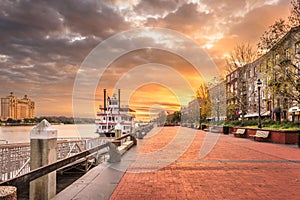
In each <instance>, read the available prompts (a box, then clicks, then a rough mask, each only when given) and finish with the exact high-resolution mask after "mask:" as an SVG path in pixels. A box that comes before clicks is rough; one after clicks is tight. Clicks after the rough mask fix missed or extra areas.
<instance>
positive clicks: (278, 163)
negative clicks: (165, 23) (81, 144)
mask: <svg viewBox="0 0 300 200" xmlns="http://www.w3.org/2000/svg"><path fill="white" fill-rule="evenodd" d="M179 129H181V130H182V132H183V133H184V134H182V135H179V134H178V132H179V131H178V130H179ZM176 138H178V140H176ZM191 138H192V140H191ZM209 142H210V143H209ZM204 143H206V144H209V145H212V146H213V148H212V149H211V150H210V151H209V152H208V154H206V155H205V156H204V157H201V156H200V155H201V154H200V152H201V149H202V150H203V145H204V146H205V144H204ZM212 143H214V144H212ZM183 146H186V148H185V147H184V148H182V147H183ZM175 147H177V148H175ZM172 149H173V151H172ZM180 149H183V150H184V151H183V152H182V154H180V155H176V154H178V153H179V152H180ZM176 157H177V158H176ZM299 196H300V149H299V148H298V147H297V146H296V145H280V144H273V143H265V142H254V141H253V140H250V139H244V138H236V137H233V135H232V134H229V135H224V134H220V133H211V132H204V131H202V130H194V129H189V128H182V127H181V128H180V127H164V128H162V129H161V130H160V131H159V132H157V133H155V134H151V132H150V134H149V135H147V136H146V137H144V138H143V139H142V140H138V143H137V146H135V147H133V148H132V149H130V150H129V151H128V152H126V153H125V154H124V155H123V157H122V161H121V162H120V163H113V164H108V163H103V164H101V165H99V166H97V167H95V168H93V169H92V170H91V171H89V172H88V173H87V174H85V175H84V176H82V177H81V178H79V179H78V180H77V181H75V182H74V183H73V184H71V185H70V186H69V187H67V188H66V189H65V190H63V191H62V192H60V193H59V194H57V195H56V197H55V198H54V199H112V200H119V199H122V200H126V199H128V200H129V199H299Z"/></svg>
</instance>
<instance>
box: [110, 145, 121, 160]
mask: <svg viewBox="0 0 300 200" xmlns="http://www.w3.org/2000/svg"><path fill="white" fill-rule="evenodd" d="M108 154H109V159H108V162H110V163H116V162H120V161H121V153H120V152H119V150H118V148H117V147H116V145H114V144H113V143H109V151H108Z"/></svg>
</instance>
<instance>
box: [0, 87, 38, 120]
mask: <svg viewBox="0 0 300 200" xmlns="http://www.w3.org/2000/svg"><path fill="white" fill-rule="evenodd" d="M1 118H2V119H4V120H7V119H9V118H11V119H14V120H23V119H25V118H34V101H32V100H31V99H29V98H28V97H27V95H25V96H24V97H23V98H22V99H18V98H17V97H16V96H14V95H13V93H12V92H11V93H10V95H9V96H7V97H4V98H1Z"/></svg>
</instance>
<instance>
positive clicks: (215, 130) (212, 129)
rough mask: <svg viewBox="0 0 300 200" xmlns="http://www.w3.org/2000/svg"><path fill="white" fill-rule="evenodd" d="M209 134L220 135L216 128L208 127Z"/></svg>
mask: <svg viewBox="0 0 300 200" xmlns="http://www.w3.org/2000/svg"><path fill="white" fill-rule="evenodd" d="M208 131H209V132H212V133H220V130H218V129H217V127H214V126H212V127H209V129H208Z"/></svg>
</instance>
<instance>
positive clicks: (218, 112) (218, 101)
mask: <svg viewBox="0 0 300 200" xmlns="http://www.w3.org/2000/svg"><path fill="white" fill-rule="evenodd" d="M217 103H218V110H217V115H218V121H220V99H219V98H217Z"/></svg>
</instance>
